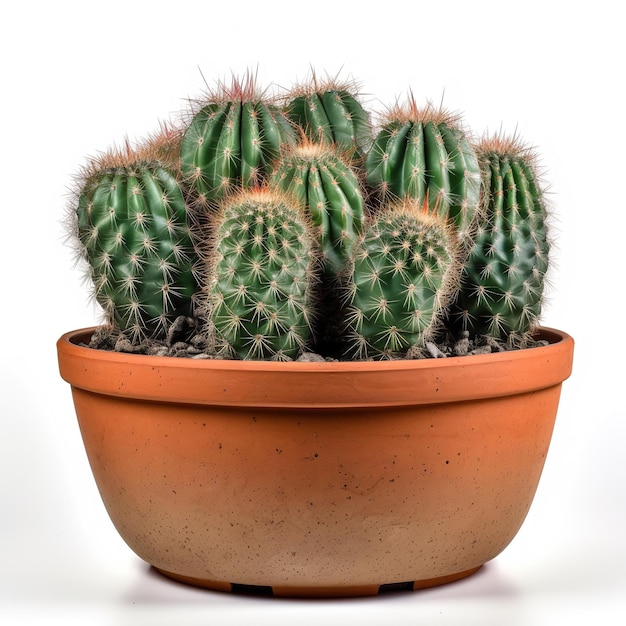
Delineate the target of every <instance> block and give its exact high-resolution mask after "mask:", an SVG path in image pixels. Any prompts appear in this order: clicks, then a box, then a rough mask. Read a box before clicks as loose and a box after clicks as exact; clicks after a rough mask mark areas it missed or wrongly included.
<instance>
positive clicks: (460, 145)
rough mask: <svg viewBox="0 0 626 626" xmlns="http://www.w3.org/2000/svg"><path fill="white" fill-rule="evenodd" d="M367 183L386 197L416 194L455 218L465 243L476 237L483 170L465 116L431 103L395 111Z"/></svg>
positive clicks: (371, 160) (373, 155)
mask: <svg viewBox="0 0 626 626" xmlns="http://www.w3.org/2000/svg"><path fill="white" fill-rule="evenodd" d="M366 171H367V184H368V185H369V186H370V187H372V188H374V189H375V190H377V191H378V193H379V195H380V196H381V197H382V198H383V199H385V198H388V197H392V198H393V197H396V198H415V199H417V200H419V201H420V202H427V203H428V206H429V208H430V210H431V211H433V212H435V213H437V214H439V215H441V216H444V217H446V218H449V219H450V220H451V221H452V222H453V223H454V224H455V225H456V228H457V232H458V235H459V239H460V241H461V243H466V242H467V240H468V239H469V237H470V235H471V230H472V226H473V221H474V219H475V214H476V212H477V210H478V208H479V199H480V168H479V165H478V160H477V157H476V154H475V152H474V149H473V148H472V145H471V144H470V141H469V139H468V138H467V136H466V134H465V132H464V131H463V129H462V128H461V125H460V119H459V117H458V116H455V115H453V114H451V113H448V112H446V111H444V110H442V109H435V108H434V107H433V106H431V105H429V106H427V107H424V108H420V107H418V106H417V104H416V103H415V100H414V99H413V98H412V97H411V98H410V99H409V102H408V104H406V105H404V106H401V105H398V106H396V107H394V108H392V109H390V110H389V112H388V114H387V116H386V119H385V120H384V122H383V125H382V128H381V129H380V131H379V132H378V134H377V135H376V137H375V139H374V143H373V145H372V147H371V149H370V150H369V152H368V154H367V158H366Z"/></svg>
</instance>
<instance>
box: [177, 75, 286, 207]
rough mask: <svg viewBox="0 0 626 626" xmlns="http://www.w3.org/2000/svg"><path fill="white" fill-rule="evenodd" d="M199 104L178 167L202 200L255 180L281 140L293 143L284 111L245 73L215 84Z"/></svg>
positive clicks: (268, 168)
mask: <svg viewBox="0 0 626 626" xmlns="http://www.w3.org/2000/svg"><path fill="white" fill-rule="evenodd" d="M200 105H201V106H200V108H199V110H197V111H195V113H194V115H193V117H192V119H191V121H190V123H189V125H188V126H187V129H186V131H185V134H184V137H183V141H182V145H181V170H182V172H183V175H184V176H185V179H186V180H187V181H188V182H189V183H190V185H191V186H192V188H193V189H194V190H195V192H196V194H197V200H198V202H199V203H200V204H201V205H212V204H214V203H216V202H219V200H221V199H222V198H223V197H224V196H225V195H226V194H227V193H230V192H232V191H236V190H237V189H239V188H241V187H244V188H245V187H253V186H256V185H258V184H260V183H261V182H262V181H263V180H264V179H265V177H266V176H267V174H268V173H269V172H270V171H271V169H272V165H273V162H274V161H275V160H276V158H277V157H278V155H279V150H280V147H281V145H282V144H294V143H295V142H296V135H295V131H294V129H293V127H292V126H291V123H290V122H289V120H288V119H287V117H286V115H285V114H284V113H283V112H282V110H281V108H280V107H279V106H278V104H275V103H274V102H272V100H271V99H270V98H268V97H266V95H265V92H261V91H259V90H258V89H257V87H256V84H255V81H254V78H253V77H251V76H250V75H248V76H247V77H246V80H245V81H240V80H238V79H237V78H233V83H232V85H231V86H226V85H224V84H222V83H220V84H219V86H218V88H217V89H216V90H215V91H214V92H212V93H209V94H208V96H207V98H206V99H205V100H204V101H203V102H202V103H200Z"/></svg>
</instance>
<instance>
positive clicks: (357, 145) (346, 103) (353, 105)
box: [286, 73, 372, 157]
mask: <svg viewBox="0 0 626 626" xmlns="http://www.w3.org/2000/svg"><path fill="white" fill-rule="evenodd" d="M287 100H288V103H287V106H286V111H287V115H288V116H289V118H290V119H291V120H293V122H295V123H296V124H297V125H298V126H300V127H301V128H302V130H303V132H304V134H305V135H306V136H307V137H308V138H309V139H310V140H311V141H314V142H318V143H325V144H335V145H336V146H337V147H338V148H339V149H340V150H342V151H344V152H345V153H346V155H347V156H351V157H359V156H361V155H362V154H363V153H364V152H365V150H366V149H367V148H368V147H369V145H370V144H371V142H372V126H371V123H370V118H369V115H368V113H367V112H366V111H365V109H364V108H363V105H362V104H361V103H360V101H359V95H358V86H357V85H356V84H351V83H348V82H345V83H342V82H339V81H338V80H336V79H327V80H325V81H321V80H318V79H317V77H316V76H315V73H313V76H312V79H311V81H309V82H308V83H304V84H301V85H298V86H296V87H294V88H293V89H292V91H291V92H290V94H289V95H288V97H287Z"/></svg>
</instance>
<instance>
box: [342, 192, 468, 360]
mask: <svg viewBox="0 0 626 626" xmlns="http://www.w3.org/2000/svg"><path fill="white" fill-rule="evenodd" d="M456 254H457V248H456V238H455V236H454V235H453V233H452V232H451V230H450V227H449V225H448V224H447V222H446V220H444V219H443V218H441V217H439V216H436V215H432V214H429V213H428V212H425V211H424V210H423V208H422V204H421V203H420V202H419V201H417V200H411V199H409V200H404V201H398V202H396V203H394V204H392V205H391V206H388V207H386V208H385V209H383V210H382V211H381V212H380V214H379V215H377V216H376V217H375V218H374V219H373V221H372V222H371V224H370V225H369V227H368V228H367V230H366V232H365V234H364V235H363V237H362V238H361V239H360V241H359V243H358V244H357V247H356V250H355V255H354V266H353V271H352V275H351V277H350V284H349V299H350V303H349V306H348V309H347V314H346V319H347V325H348V329H347V330H348V334H349V335H350V336H351V341H352V346H351V351H352V352H353V353H355V354H356V355H357V356H358V357H361V358H363V357H385V356H389V355H391V354H394V353H404V352H406V351H407V350H408V348H410V347H411V346H415V345H420V344H422V343H423V342H424V341H425V340H427V339H429V338H431V337H432V336H433V335H434V333H435V331H436V330H437V329H438V327H439V325H440V323H441V321H442V319H443V316H444V314H445V311H446V306H447V304H448V302H449V300H450V298H451V297H452V295H453V294H454V291H455V288H456V281H457V278H458V267H457V258H456Z"/></svg>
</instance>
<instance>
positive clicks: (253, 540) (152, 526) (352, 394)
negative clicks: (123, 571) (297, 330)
mask: <svg viewBox="0 0 626 626" xmlns="http://www.w3.org/2000/svg"><path fill="white" fill-rule="evenodd" d="M92 331H93V329H84V330H80V331H75V332H71V333H67V334H66V335H64V336H63V337H61V338H60V339H59V341H58V356H59V365H60V372H61V375H62V377H63V378H64V379H65V380H66V381H67V382H68V383H70V384H71V386H72V393H73V397H74V404H75V408H76V413H77V416H78V422H79V425H80V429H81V433H82V437H83V440H84V444H85V448H86V451H87V455H88V458H89V461H90V464H91V468H92V470H93V474H94V477H95V480H96V483H97V485H98V488H99V490H100V493H101V495H102V499H103V501H104V504H105V506H106V509H107V511H108V513H109V515H110V517H111V519H112V521H113V523H114V524H115V526H116V528H117V530H118V531H119V533H120V535H121V536H122V537H123V539H124V540H125V541H126V542H127V543H128V545H129V546H130V548H132V550H134V551H135V553H136V554H137V555H139V556H140V557H141V558H142V559H144V560H145V561H147V562H148V563H150V564H151V565H152V566H154V567H155V568H157V569H158V570H159V571H160V572H162V573H164V574H166V575H168V576H170V577H173V578H175V579H178V580H182V581H184V582H188V583H192V584H195V585H201V586H205V587H209V588H212V589H221V590H238V589H244V588H246V589H250V588H251V589H254V590H257V591H262V590H267V591H269V592H273V593H274V594H275V595H300V596H333V595H341V596H350V595H372V594H376V593H377V592H378V591H379V590H380V589H384V588H410V589H418V588H422V587H429V586H433V585H438V584H441V583H445V582H450V581H453V580H457V579H460V578H463V577H465V576H468V575H469V574H471V573H473V572H475V571H476V570H477V569H478V568H480V567H481V565H483V564H484V563H485V562H487V561H489V560H490V559H493V558H494V557H495V556H496V555H497V554H499V553H500V552H501V551H502V550H503V549H504V548H505V547H506V546H507V544H509V542H510V541H511V540H512V539H513V537H514V536H515V534H516V533H517V531H518V530H519V528H520V526H521V524H522V522H523V520H524V518H525V516H526V514H527V512H528V509H529V507H530V504H531V501H532V499H533V497H534V494H535V491H536V488H537V485H538V481H539V477H540V474H541V472H542V469H543V466H544V461H545V459H546V454H547V451H548V446H549V443H550V438H551V435H552V429H553V425H554V420H555V417H556V412H557V406H558V402H559V395H560V390H561V383H562V381H563V380H565V379H566V378H567V377H568V376H569V374H570V372H571V367H572V358H573V347H574V342H573V340H572V338H571V337H570V336H568V335H567V334H565V333H562V332H560V331H558V330H553V329H547V328H546V329H542V330H541V333H540V334H541V336H542V337H543V338H545V339H547V340H549V341H550V345H549V346H546V347H540V348H532V349H528V350H522V351H515V352H507V353H499V354H492V355H483V356H473V357H455V358H447V359H437V360H425V361H396V362H382V363H381V362H361V363H291V364H285V363H271V362H242V361H221V360H201V361H198V360H193V359H177V358H173V357H146V356H138V355H127V354H118V353H112V352H106V351H99V350H93V349H90V348H87V347H84V346H81V345H79V344H80V343H81V342H85V341H87V340H88V338H89V336H90V334H91V332H92ZM250 586H251V587H250ZM381 586H382V587H381Z"/></svg>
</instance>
